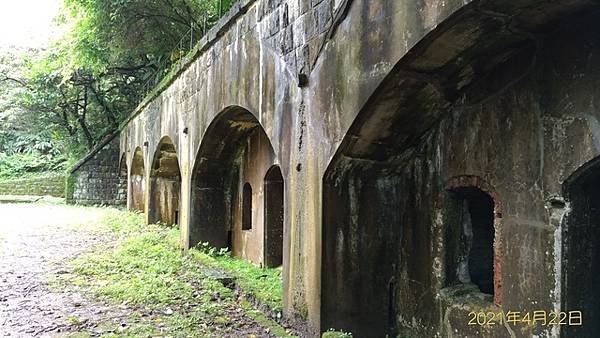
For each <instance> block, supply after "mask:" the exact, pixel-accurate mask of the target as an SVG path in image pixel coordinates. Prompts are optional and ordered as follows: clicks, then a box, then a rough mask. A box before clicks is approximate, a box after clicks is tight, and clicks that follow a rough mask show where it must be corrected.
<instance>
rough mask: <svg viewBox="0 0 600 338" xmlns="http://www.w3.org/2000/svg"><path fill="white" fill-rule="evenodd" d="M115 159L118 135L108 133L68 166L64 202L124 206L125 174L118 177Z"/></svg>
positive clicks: (116, 158)
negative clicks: (102, 140) (72, 165)
mask: <svg viewBox="0 0 600 338" xmlns="http://www.w3.org/2000/svg"><path fill="white" fill-rule="evenodd" d="M119 163H120V162H119V138H118V137H116V136H115V135H111V136H109V137H108V138H107V139H105V141H104V142H101V143H100V144H99V146H98V147H96V148H95V149H94V150H92V151H91V152H90V153H89V154H88V155H87V156H86V157H85V158H84V159H83V160H81V161H80V162H79V163H77V164H76V165H75V166H74V167H73V169H72V170H71V173H70V176H69V178H68V179H67V187H66V191H67V193H66V195H67V203H72V204H82V205H115V206H120V205H123V206H124V205H125V203H126V199H127V177H126V175H125V177H121V175H120V166H119Z"/></svg>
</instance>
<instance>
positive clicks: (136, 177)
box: [130, 147, 146, 212]
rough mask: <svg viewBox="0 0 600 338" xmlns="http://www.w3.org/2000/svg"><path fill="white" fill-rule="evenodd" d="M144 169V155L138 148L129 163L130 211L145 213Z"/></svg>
mask: <svg viewBox="0 0 600 338" xmlns="http://www.w3.org/2000/svg"><path fill="white" fill-rule="evenodd" d="M145 172H146V171H145V168H144V153H143V152H142V149H141V148H140V147H137V148H136V149H135V152H134V154H133V160H132V161H131V175H130V180H131V183H130V185H131V209H133V210H137V211H140V212H145V202H144V195H145V192H146V177H145Z"/></svg>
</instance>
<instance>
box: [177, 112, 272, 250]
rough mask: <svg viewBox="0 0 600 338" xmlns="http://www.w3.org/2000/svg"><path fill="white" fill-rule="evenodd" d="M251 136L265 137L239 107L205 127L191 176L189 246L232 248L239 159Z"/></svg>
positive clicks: (258, 125) (253, 121) (256, 124)
mask: <svg viewBox="0 0 600 338" xmlns="http://www.w3.org/2000/svg"><path fill="white" fill-rule="evenodd" d="M255 133H262V134H264V136H265V138H266V134H265V131H264V130H263V128H262V126H261V125H260V123H259V122H258V120H257V119H256V118H255V117H254V115H252V113H250V112H249V111H247V110H246V109H243V108H241V107H230V108H227V109H226V110H224V111H223V112H221V113H220V114H219V115H218V116H217V117H216V118H215V119H214V121H213V122H212V123H211V125H210V126H209V127H208V129H207V131H206V133H205V135H204V137H203V141H202V144H201V145H200V149H199V151H198V155H197V157H196V164H195V166H194V171H193V173H192V210H191V223H190V224H191V227H190V235H189V236H190V239H189V240H190V245H191V246H193V245H196V244H198V243H200V242H208V243H209V244H210V245H211V246H213V247H216V248H225V247H227V248H229V249H232V233H231V232H232V231H233V228H232V226H233V224H232V222H233V221H234V212H235V209H236V205H235V203H236V201H237V200H238V199H236V196H238V195H239V194H240V193H241V192H240V189H241V187H240V184H239V183H240V182H239V180H240V174H241V170H242V168H240V166H241V162H242V161H241V159H240V157H241V156H242V155H243V153H244V150H245V148H246V146H247V141H248V140H249V139H250V138H251V137H252V136H253V135H254V134H255ZM266 139H268V138H266ZM268 146H269V147H270V145H268Z"/></svg>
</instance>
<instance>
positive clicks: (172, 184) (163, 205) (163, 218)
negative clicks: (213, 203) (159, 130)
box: [148, 136, 181, 225]
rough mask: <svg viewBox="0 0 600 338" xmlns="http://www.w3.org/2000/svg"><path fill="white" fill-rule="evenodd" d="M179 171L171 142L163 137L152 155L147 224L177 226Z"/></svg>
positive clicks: (166, 137)
mask: <svg viewBox="0 0 600 338" xmlns="http://www.w3.org/2000/svg"><path fill="white" fill-rule="evenodd" d="M180 194H181V170H180V168H179V159H178V157H177V151H176V150H175V146H174V145H173V142H172V141H171V139H170V138H169V137H168V136H165V137H163V138H162V139H161V140H160V142H159V144H158V146H157V148H156V151H155V153H154V157H153V160H152V169H151V171H150V205H149V208H148V213H149V222H150V223H156V222H162V223H165V224H168V225H172V224H179V200H180Z"/></svg>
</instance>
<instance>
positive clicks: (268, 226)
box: [264, 165, 285, 267]
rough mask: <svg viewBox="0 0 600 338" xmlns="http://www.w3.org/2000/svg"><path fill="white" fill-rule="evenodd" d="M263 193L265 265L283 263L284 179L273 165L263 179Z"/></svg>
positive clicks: (274, 265)
mask: <svg viewBox="0 0 600 338" xmlns="http://www.w3.org/2000/svg"><path fill="white" fill-rule="evenodd" d="M264 194H265V202H264V203H265V211H264V212H265V216H264V218H265V230H264V232H265V238H264V243H265V258H264V261H265V266H267V267H278V266H280V265H282V264H283V226H284V194H285V187H284V180H283V175H282V174H281V169H280V168H279V166H278V165H274V166H272V167H271V168H269V170H268V171H267V173H266V175H265V180H264Z"/></svg>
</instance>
